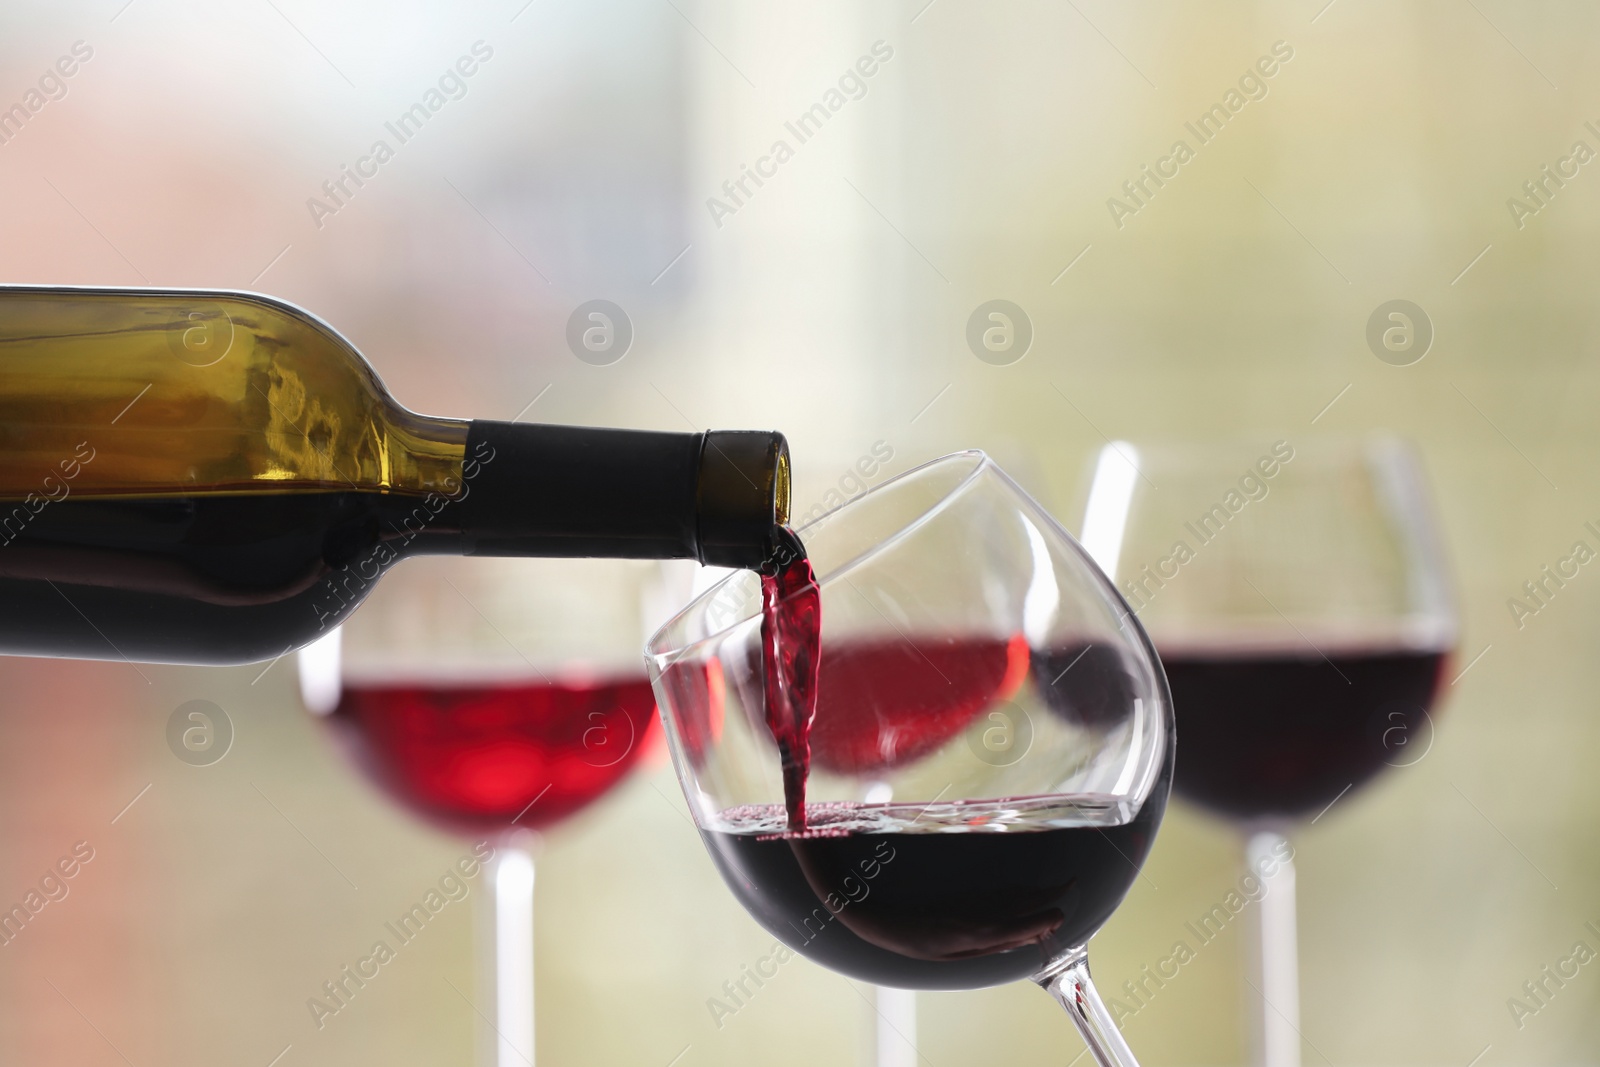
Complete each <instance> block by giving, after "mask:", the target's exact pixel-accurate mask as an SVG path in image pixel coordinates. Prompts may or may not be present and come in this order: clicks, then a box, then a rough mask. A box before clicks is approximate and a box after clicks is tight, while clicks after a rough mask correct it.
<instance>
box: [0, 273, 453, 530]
mask: <svg viewBox="0 0 1600 1067" xmlns="http://www.w3.org/2000/svg"><path fill="white" fill-rule="evenodd" d="M466 432H467V424H466V423H465V422H460V421H456V420H447V419H431V418H427V417H425V416H420V415H416V414H414V413H412V412H410V411H407V410H406V409H404V408H403V407H401V406H400V405H399V404H398V403H396V402H395V401H394V399H393V398H392V397H391V396H390V395H389V393H388V392H387V390H385V389H384V387H383V383H382V382H381V381H380V380H379V378H378V376H377V374H376V373H375V372H374V371H373V370H372V368H371V366H370V365H369V364H368V363H367V362H366V361H365V360H364V359H363V358H362V357H361V355H360V354H359V353H358V352H357V351H356V350H355V348H354V346H352V345H351V344H350V343H349V342H348V341H346V340H345V339H344V338H343V337H341V336H340V335H339V334H338V332H337V331H335V330H334V329H333V328H332V327H330V326H328V325H327V324H326V323H324V322H322V321H321V320H320V319H318V318H317V317H316V316H314V315H312V314H310V313H309V312H307V311H305V310H303V309H301V308H297V307H295V306H293V305H291V304H288V303H285V302H283V301H280V300H276V299H274V298H271V297H265V296H260V295H257V294H252V293H232V292H210V291H199V290H195V291H176V290H103V289H70V288H49V289H45V288H27V287H0V499H19V498H23V497H25V496H26V495H27V494H30V493H32V494H40V493H43V495H45V496H47V497H50V496H51V495H52V494H57V493H60V492H62V491H63V489H65V491H70V492H77V493H80V494H81V493H95V494H115V495H153V494H165V493H171V492H175V491H181V492H197V491H222V492H283V491H286V490H292V489H295V488H315V489H335V488H337V489H347V490H372V491H392V492H402V493H426V492H433V491H440V490H442V489H446V488H447V486H448V485H449V484H458V480H459V475H460V466H461V457H462V453H463V451H464V449H465V444H466ZM67 483H71V484H70V486H68V485H67Z"/></svg>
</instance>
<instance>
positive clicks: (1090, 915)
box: [701, 764, 1171, 989]
mask: <svg viewBox="0 0 1600 1067" xmlns="http://www.w3.org/2000/svg"><path fill="white" fill-rule="evenodd" d="M1170 775H1171V768H1170V764H1169V765H1168V767H1167V768H1166V770H1165V772H1164V773H1163V775H1162V777H1161V780H1160V781H1159V782H1158V784H1157V786H1156V788H1155V790H1154V791H1153V792H1152V793H1151V795H1150V797H1149V798H1148V799H1147V800H1146V801H1145V802H1144V805H1143V807H1141V808H1140V809H1139V811H1138V812H1137V813H1134V814H1133V817H1132V818H1125V816H1126V814H1127V813H1126V812H1121V811H1119V810H1117V809H1116V808H1114V807H1113V806H1112V805H1111V804H1110V803H1109V802H1101V803H1099V804H1097V803H1096V802H1095V800H1094V798H1078V803H1077V804H1075V805H1069V804H1066V803H1064V802H1062V801H1059V800H1057V801H1053V802H1052V801H1049V800H1046V799H1031V800H1015V801H993V800H990V801H969V802H965V803H959V804H942V805H938V806H937V807H928V808H920V807H918V806H915V805H894V806H886V805H864V804H862V805H858V804H834V803H822V804H813V805H812V806H811V808H810V812H809V817H810V824H811V829H809V830H808V831H806V832H804V833H792V832H785V831H784V830H783V827H784V825H785V818H784V815H783V813H782V812H781V811H779V810H778V809H777V808H776V807H775V806H768V807H765V808H741V809H735V810H733V811H729V812H726V813H724V814H723V816H722V818H721V819H720V820H719V822H718V825H717V826H716V827H715V828H712V829H703V830H702V831H701V836H702V837H704V839H705V842H706V846H707V848H708V849H709V850H710V852H711V856H712V858H713V859H714V860H715V861H716V864H717V867H718V869H719V870H720V871H721V872H722V876H723V878H724V880H726V882H727V883H728V886H729V888H731V889H732V890H733V893H734V895H735V896H737V897H738V898H739V900H740V902H741V903H743V904H744V906H745V907H746V908H747V909H748V910H749V912H750V914H751V915H753V916H754V917H755V919H756V921H757V922H759V923H761V925H762V926H764V927H766V929H767V930H768V931H770V932H771V933H772V934H773V936H775V937H777V938H778V939H779V940H781V941H783V942H784V943H785V944H787V945H788V946H789V947H791V948H793V949H795V950H796V951H797V952H800V953H801V954H803V955H805V956H808V957H810V958H811V959H812V960H814V961H815V962H817V963H820V964H822V965H823V966H825V967H828V968H830V969H832V970H835V971H840V972H842V973H844V974H847V975H850V976H851V977H853V978H858V979H861V980H863V981H868V982H876V983H879V984H882V985H888V986H896V987H899V988H904V989H971V988H976V987H978V986H987V985H997V984H999V983H1002V982H1011V981H1015V980H1017V979H1019V978H1024V977H1027V976H1029V975H1031V974H1034V973H1036V972H1037V971H1039V970H1040V969H1041V968H1043V967H1044V966H1045V964H1047V963H1049V962H1050V961H1051V960H1052V959H1055V958H1056V957H1058V956H1060V955H1061V953H1063V952H1065V951H1067V950H1069V949H1073V948H1077V947H1079V946H1081V945H1083V944H1084V943H1085V942H1086V941H1087V940H1088V939H1089V937H1090V936H1091V935H1092V934H1094V932H1095V931H1096V930H1098V929H1099V928H1100V926H1101V925H1102V924H1103V923H1104V922H1105V921H1106V919H1107V918H1109V917H1110V915H1111V913H1112V912H1113V911H1115V910H1116V907H1117V905H1118V904H1119V903H1121V901H1122V898H1123V896H1125V895H1126V894H1127V892H1128V889H1129V887H1130V886H1131V885H1132V884H1133V880H1134V879H1135V878H1136V877H1137V876H1138V870H1139V866H1140V865H1141V864H1143V862H1144V859H1145V856H1146V855H1147V854H1148V852H1149V850H1150V844H1151V841H1152V839H1153V838H1154V835H1155V829H1156V827H1157V826H1158V825H1159V823H1160V818H1161V813H1162V810H1163V809H1164V808H1165V806H1166V798H1167V786H1168V783H1169V782H1170ZM1008 812H1009V814H1008ZM1119 819H1122V820H1124V821H1121V822H1120V824H1116V823H1117V821H1118V820H1119Z"/></svg>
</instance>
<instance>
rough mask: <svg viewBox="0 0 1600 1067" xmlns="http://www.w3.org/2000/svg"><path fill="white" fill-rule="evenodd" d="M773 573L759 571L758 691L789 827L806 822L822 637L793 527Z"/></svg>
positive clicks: (816, 595) (812, 582) (812, 581)
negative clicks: (780, 770)
mask: <svg viewBox="0 0 1600 1067" xmlns="http://www.w3.org/2000/svg"><path fill="white" fill-rule="evenodd" d="M783 533H784V537H783V539H782V541H783V543H782V544H781V545H780V549H781V552H780V555H779V556H778V557H776V558H775V559H774V561H773V563H774V566H773V568H772V570H773V573H770V574H768V573H763V574H762V575H761V667H762V693H763V696H764V699H765V702H766V719H767V729H769V730H771V731H772V739H773V741H775V742H776V743H777V746H778V759H779V760H780V761H781V764H782V767H783V802H784V807H785V809H786V810H787V811H788V820H789V821H788V825H789V828H790V829H792V830H803V829H805V825H806V778H807V777H808V776H809V775H810V773H811V739H810V734H811V720H812V718H813V717H814V716H815V715H816V711H817V666H818V659H819V658H820V657H819V653H820V651H821V647H820V646H821V639H822V590H821V589H820V588H818V586H817V579H816V575H814V574H813V573H812V572H811V563H810V561H809V560H807V559H806V555H805V549H804V548H803V547H802V546H801V544H800V539H799V538H798V537H796V536H795V535H794V532H793V531H792V530H787V529H785V530H784V531H783Z"/></svg>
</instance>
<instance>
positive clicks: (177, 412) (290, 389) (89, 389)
mask: <svg viewBox="0 0 1600 1067" xmlns="http://www.w3.org/2000/svg"><path fill="white" fill-rule="evenodd" d="M788 509H789V458H788V446H787V444H786V443H785V441H784V439H783V436H782V435H781V434H778V433H773V432H765V431H762V432H746V431H711V432H707V433H682V434H676V433H651V432H643V431H635V430H611V429H589V428H583V427H570V426H543V425H528V424H521V423H507V422H493V421H487V420H482V419H480V420H475V421H470V422H468V421H461V420H457V419H443V418H432V417H428V416H424V415H418V414H415V413H413V412H411V411H408V410H406V409H405V408H403V407H401V406H400V405H399V404H398V403H396V402H395V400H394V399H393V398H392V397H390V396H389V394H388V393H387V392H386V391H385V389H384V387H383V384H382V382H380V381H379V380H378V377H377V375H376V374H375V373H374V372H373V370H372V368H371V367H370V366H368V364H367V363H366V361H365V360H363V359H362V358H361V356H360V355H359V354H358V353H357V352H356V350H355V349H354V348H353V347H352V346H351V345H350V344H349V343H348V342H346V341H345V340H344V339H343V338H342V337H340V336H339V335H338V334H337V333H335V332H334V331H333V330H332V329H331V328H330V327H328V326H327V325H326V324H324V323H322V322H320V321H319V320H317V319H316V318H315V317H313V316H311V315H310V314H308V313H306V312H304V311H302V310H300V309H298V308H295V307H292V306H290V305H288V304H285V303H283V302H281V301H277V300H273V299H270V298H267V297H263V296H257V295H253V294H245V293H228V292H181V291H164V290H111V289H74V288H31V287H0V653H8V654H18V655H39V656H71V657H82V658H91V659H118V658H125V659H130V660H152V661H162V662H177V663H237V662H248V661H251V660H259V659H267V658H271V657H274V656H278V655H280V654H282V653H284V652H286V651H288V650H290V649H293V648H296V647H299V646H300V645H303V644H306V643H309V642H310V641H313V640H315V639H316V638H317V637H318V636H319V635H321V634H322V633H324V632H326V630H327V629H328V628H329V627H332V626H335V625H337V624H338V623H339V622H340V621H341V620H342V619H343V618H344V617H345V616H346V615H348V614H349V613H350V612H351V611H352V610H353V609H354V608H355V606H356V605H357V604H359V603H360V602H361V600H362V599H363V598H364V597H365V595H366V593H367V591H368V590H370V589H371V587H372V585H373V583H374V582H376V581H377V580H378V579H379V578H380V577H381V576H382V574H383V572H384V571H385V570H386V569H387V568H388V567H389V566H391V565H393V564H394V563H395V562H397V561H398V560H401V559H403V558H405V557H407V556H410V555H417V554H426V553H460V554H465V555H509V556H618V557H632V558H646V559H672V558H692V559H697V560H699V561H701V562H702V563H708V564H718V565H722V566H731V567H749V568H759V567H761V566H762V565H763V564H764V563H765V562H766V561H767V560H768V559H769V558H770V557H771V555H772V554H773V552H774V551H776V546H777V542H776V541H775V540H774V539H775V537H777V536H778V530H779V529H780V528H781V527H782V526H783V524H784V523H786V522H787V521H788Z"/></svg>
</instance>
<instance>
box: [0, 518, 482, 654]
mask: <svg viewBox="0 0 1600 1067" xmlns="http://www.w3.org/2000/svg"><path fill="white" fill-rule="evenodd" d="M0 518H7V517H6V516H0ZM459 538H460V528H459V525H458V524H457V521H456V512H455V505H453V504H452V505H450V506H449V507H446V508H445V509H443V510H442V511H441V512H440V513H439V514H437V515H435V514H434V513H433V512H432V511H430V510H429V509H428V508H427V507H425V506H424V505H423V498H422V497H419V496H405V495H402V494H384V493H376V492H311V491H304V490H301V491H294V492H285V493H241V494H232V495H229V494H222V493H211V494H200V495H196V496H172V497H139V498H108V497H95V496H81V497H80V496H72V497H68V498H66V499H63V500H58V501H55V502H53V503H50V504H47V505H45V506H44V507H43V508H42V509H40V510H39V511H38V513H37V514H32V513H26V514H25V521H24V519H23V518H18V519H16V521H15V522H11V521H4V522H0V540H3V541H4V544H3V545H0V648H3V649H4V650H5V651H6V652H8V653H16V654H27V653H35V654H39V655H55V656H62V655H70V656H82V657H87V658H92V659H118V658H121V657H124V656H126V657H128V658H130V659H152V660H174V661H181V662H187V663H238V662H244V661H248V660H260V659H270V658H272V657H274V656H278V655H281V654H282V653H284V652H285V651H287V650H288V649H289V648H291V647H293V646H295V645H298V644H303V643H304V642H306V641H307V640H310V639H312V638H314V637H315V636H316V635H317V634H319V633H322V632H325V631H326V629H327V628H329V627H332V626H335V625H337V624H338V623H339V622H340V620H342V619H343V618H344V616H345V615H347V614H348V613H349V612H350V611H351V610H352V609H353V608H354V607H355V606H356V605H357V604H359V603H360V602H361V600H362V598H363V597H364V596H365V595H366V592H367V590H368V589H370V588H371V586H372V585H373V583H374V582H376V581H377V579H378V577H379V576H381V574H382V573H383V571H384V569H385V567H386V566H387V565H389V563H391V562H392V561H393V560H394V559H396V558H398V557H399V556H402V555H405V554H409V553H415V552H428V551H456V552H459V551H460V550H461V549H460V547H459V544H458V542H459Z"/></svg>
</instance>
